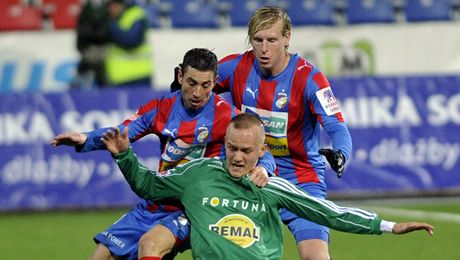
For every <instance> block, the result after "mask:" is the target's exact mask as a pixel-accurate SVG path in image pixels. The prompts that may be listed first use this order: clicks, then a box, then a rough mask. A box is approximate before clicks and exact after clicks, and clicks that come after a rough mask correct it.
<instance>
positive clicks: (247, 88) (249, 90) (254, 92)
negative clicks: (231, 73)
mask: <svg viewBox="0 0 460 260" xmlns="http://www.w3.org/2000/svg"><path fill="white" fill-rule="evenodd" d="M257 90H258V89H256V90H255V91H252V89H250V88H249V87H246V91H247V92H249V93H251V95H252V98H254V99H255V98H256V92H257Z"/></svg>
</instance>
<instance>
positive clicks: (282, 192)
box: [263, 177, 382, 234]
mask: <svg viewBox="0 0 460 260" xmlns="http://www.w3.org/2000/svg"><path fill="white" fill-rule="evenodd" d="M263 191H264V192H265V193H266V194H267V196H269V197H270V198H271V200H275V201H276V203H275V204H277V205H278V207H280V208H286V209H288V210H290V211H292V212H293V213H295V214H297V215H298V216H300V217H302V218H305V219H308V220H310V221H313V222H315V223H318V224H320V225H323V226H327V227H330V228H332V229H335V230H338V231H343V232H348V233H357V234H381V233H382V231H381V230H380V222H381V221H382V219H381V218H379V217H378V216H377V214H375V213H373V212H369V211H366V210H362V209H358V208H350V207H341V206H338V205H337V204H335V203H333V202H332V201H329V200H325V199H319V198H316V197H313V196H311V195H309V194H307V193H306V192H304V191H303V190H301V189H299V188H298V187H297V186H295V185H294V184H292V183H290V182H289V181H287V180H284V179H282V178H279V177H271V178H270V181H269V182H268V185H267V186H266V187H265V188H263Z"/></svg>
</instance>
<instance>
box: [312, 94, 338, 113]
mask: <svg viewBox="0 0 460 260" xmlns="http://www.w3.org/2000/svg"><path fill="white" fill-rule="evenodd" d="M316 97H317V98H318V101H319V103H320V104H321V106H322V107H323V109H324V112H326V114H327V115H328V116H330V115H333V114H336V113H338V112H340V108H339V103H338V102H337V99H336V98H335V96H334V93H332V90H331V88H330V87H327V88H323V89H321V90H318V91H317V92H316Z"/></svg>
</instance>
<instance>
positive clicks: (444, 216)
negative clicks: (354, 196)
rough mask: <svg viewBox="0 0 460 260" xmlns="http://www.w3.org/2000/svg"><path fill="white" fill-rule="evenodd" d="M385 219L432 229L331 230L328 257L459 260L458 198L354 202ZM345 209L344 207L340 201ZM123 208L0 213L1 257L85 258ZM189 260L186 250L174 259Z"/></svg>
mask: <svg viewBox="0 0 460 260" xmlns="http://www.w3.org/2000/svg"><path fill="white" fill-rule="evenodd" d="M356 203H359V204H356V205H357V206H359V207H361V208H365V209H369V210H375V211H377V212H378V213H380V215H381V216H383V217H385V218H386V219H390V220H396V221H408V220H417V221H422V220H423V221H426V222H429V223H431V224H433V225H434V226H435V228H436V229H435V234H434V236H433V237H430V236H428V235H427V234H426V233H425V232H416V233H411V234H408V235H400V236H396V235H391V234H384V235H382V236H373V235H354V234H346V233H341V232H336V231H332V233H331V244H330V253H331V256H332V258H333V259H334V260H346V259H350V260H356V259H377V260H380V259H392V260H395V259H401V260H403V259H404V260H407V259H417V260H424V259H441V260H443V259H460V249H459V246H458V243H459V241H460V240H459V238H460V199H453V200H452V199H449V200H446V199H445V198H439V199H433V200H428V201H427V200H424V201H423V202H417V203H414V202H413V201H406V203H404V202H403V203H401V202H385V203H383V204H382V203H381V202H369V203H363V202H356ZM340 204H341V205H350V203H340ZM125 211H126V210H125V209H117V210H99V211H67V212H39V213H30V214H28V213H1V214H0V234H1V238H0V240H1V242H0V252H1V257H0V258H1V259H16V260H20V259H43V260H53V259H87V258H88V256H89V255H90V253H91V252H92V250H93V247H94V243H93V241H92V236H93V235H94V234H96V233H97V232H99V231H101V230H102V229H104V228H105V227H107V226H108V225H109V224H110V223H112V222H114V221H116V220H117V219H118V218H119V217H120V216H121V215H122V214H124V212H125ZM285 233H286V236H285V243H284V257H283V260H288V259H298V255H297V248H296V245H295V242H294V240H293V238H292V236H291V234H290V233H289V232H288V231H287V230H286V232H285ZM176 259H178V260H183V259H191V254H190V250H189V251H187V252H185V253H184V254H181V255H179V256H178V257H176Z"/></svg>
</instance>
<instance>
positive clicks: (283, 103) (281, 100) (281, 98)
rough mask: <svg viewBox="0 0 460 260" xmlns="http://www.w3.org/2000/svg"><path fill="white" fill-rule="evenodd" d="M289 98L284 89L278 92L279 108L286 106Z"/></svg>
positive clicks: (277, 103) (277, 102)
mask: <svg viewBox="0 0 460 260" xmlns="http://www.w3.org/2000/svg"><path fill="white" fill-rule="evenodd" d="M287 100H288V97H287V94H286V93H285V92H284V90H283V92H279V93H278V96H277V98H276V102H275V106H276V107H277V108H278V109H281V108H283V107H285V106H286V104H287Z"/></svg>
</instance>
